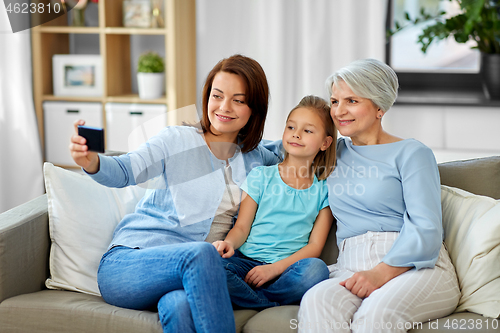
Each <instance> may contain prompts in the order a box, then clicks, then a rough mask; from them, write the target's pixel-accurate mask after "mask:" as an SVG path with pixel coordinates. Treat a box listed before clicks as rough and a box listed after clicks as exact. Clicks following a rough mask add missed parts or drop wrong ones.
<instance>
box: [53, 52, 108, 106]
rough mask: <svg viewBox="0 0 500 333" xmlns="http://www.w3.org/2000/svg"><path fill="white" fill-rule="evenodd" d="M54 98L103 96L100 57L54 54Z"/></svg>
mask: <svg viewBox="0 0 500 333" xmlns="http://www.w3.org/2000/svg"><path fill="white" fill-rule="evenodd" d="M52 74H53V75H52V80H53V88H54V96H95V97H100V96H102V94H103V84H102V58H101V56H100V55H79V54H55V55H54V56H53V57H52Z"/></svg>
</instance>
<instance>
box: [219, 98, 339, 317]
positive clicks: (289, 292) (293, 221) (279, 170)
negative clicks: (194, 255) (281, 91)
mask: <svg viewBox="0 0 500 333" xmlns="http://www.w3.org/2000/svg"><path fill="white" fill-rule="evenodd" d="M334 141H336V130H335V127H334V125H333V122H332V120H331V118H330V116H329V107H328V104H327V102H326V101H324V100H323V99H321V98H318V97H315V96H307V97H304V98H303V99H302V100H301V101H300V103H299V105H297V106H296V107H295V108H294V109H293V110H292V111H291V112H290V114H289V115H288V118H287V121H286V128H285V131H284V133H283V140H282V142H283V148H284V149H285V151H286V153H285V159H284V161H283V163H281V164H279V165H275V166H270V167H257V168H254V169H253V170H252V171H251V172H250V174H249V175H248V177H247V179H246V180H245V183H244V184H243V186H242V187H241V188H242V189H243V191H244V195H243V200H242V202H241V206H240V213H239V215H238V220H237V221H236V223H235V225H234V227H233V229H231V231H230V232H229V233H228V235H227V237H226V239H225V240H224V241H216V242H214V243H213V244H214V246H215V248H216V249H217V251H218V252H219V254H220V255H221V256H222V257H223V258H224V266H225V268H226V274H227V283H228V287H229V295H230V296H231V301H232V302H233V303H234V304H235V305H237V306H241V307H247V308H265V307H271V306H277V305H282V304H293V303H298V302H300V299H301V298H302V295H303V294H304V293H305V292H306V291H307V289H309V288H310V287H312V286H313V285H315V284H316V283H318V282H320V281H322V280H325V279H327V278H328V269H327V267H326V264H325V263H324V262H323V261H321V260H320V259H318V258H316V257H318V256H319V255H320V254H321V251H322V249H323V246H324V245H325V242H326V238H327V235H328V231H329V230H330V226H331V224H332V221H333V217H332V214H331V212H330V209H329V208H328V200H327V192H328V191H327V188H326V178H327V177H328V175H330V173H331V172H332V171H333V168H334V164H335V145H332V142H334ZM236 249H238V250H236ZM233 254H234V256H233Z"/></svg>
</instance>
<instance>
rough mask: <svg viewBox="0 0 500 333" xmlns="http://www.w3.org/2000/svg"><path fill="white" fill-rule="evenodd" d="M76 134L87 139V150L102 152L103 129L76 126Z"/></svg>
mask: <svg viewBox="0 0 500 333" xmlns="http://www.w3.org/2000/svg"><path fill="white" fill-rule="evenodd" d="M78 135H79V136H82V137H84V138H85V140H87V143H86V145H87V147H88V149H89V151H95V152H98V153H104V129H103V128H98V127H90V126H83V125H79V126H78Z"/></svg>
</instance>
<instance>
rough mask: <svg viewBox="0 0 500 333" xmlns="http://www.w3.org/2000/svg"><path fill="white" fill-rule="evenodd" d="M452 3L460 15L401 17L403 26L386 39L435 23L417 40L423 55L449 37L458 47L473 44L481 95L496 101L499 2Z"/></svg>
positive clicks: (471, 0)
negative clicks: (477, 54)
mask: <svg viewBox="0 0 500 333" xmlns="http://www.w3.org/2000/svg"><path fill="white" fill-rule="evenodd" d="M443 1H453V0H443ZM455 1H456V2H457V3H458V4H459V5H460V8H461V13H460V14H458V15H455V16H453V17H446V12H440V13H438V14H437V15H435V16H433V15H430V14H429V13H426V12H425V10H424V8H422V9H421V10H420V16H419V17H415V18H411V17H410V15H409V14H408V13H405V16H406V18H405V21H406V24H403V25H402V24H400V23H399V22H396V23H395V30H391V31H389V32H388V35H389V36H390V35H393V34H395V33H397V32H398V31H400V30H402V29H404V28H405V27H407V26H409V25H415V24H418V23H422V22H425V21H430V20H436V22H435V23H434V24H431V25H429V26H427V27H425V28H424V29H423V30H422V33H421V34H420V36H419V37H418V43H420V44H421V45H422V48H421V50H422V52H423V53H426V51H427V48H428V47H429V45H431V44H432V43H434V42H437V41H440V40H443V39H446V38H448V37H450V36H453V37H454V38H455V41H457V42H458V43H466V42H467V41H469V40H472V41H474V42H475V45H474V46H473V48H476V49H478V50H479V51H480V52H481V69H480V73H481V76H482V79H483V87H484V90H485V94H486V95H487V97H488V98H491V99H500V0H455Z"/></svg>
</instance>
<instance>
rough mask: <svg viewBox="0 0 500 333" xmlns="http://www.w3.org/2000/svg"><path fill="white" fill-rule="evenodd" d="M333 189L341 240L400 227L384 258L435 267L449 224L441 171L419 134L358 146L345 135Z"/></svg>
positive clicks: (332, 205) (332, 203)
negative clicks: (444, 219)
mask: <svg viewBox="0 0 500 333" xmlns="http://www.w3.org/2000/svg"><path fill="white" fill-rule="evenodd" d="M328 189H329V202H330V208H331V210H332V213H333V215H334V216H335V218H336V219H337V242H338V244H340V242H342V240H343V239H345V238H348V237H354V236H358V235H361V234H364V233H366V232H367V231H374V232H380V231H396V232H400V235H399V237H398V239H397V240H396V241H395V243H394V245H393V246H392V248H391V249H390V250H389V252H388V253H387V255H386V256H385V257H384V258H383V260H382V261H383V262H385V263H386V264H388V265H391V266H397V267H411V266H414V267H416V268H417V269H421V268H426V267H429V268H430V267H434V264H435V263H436V261H437V257H438V254H439V250H440V248H441V244H442V240H443V227H442V223H441V187H440V179H439V171H438V167H437V164H436V160H435V158H434V154H433V153H432V151H431V150H430V149H429V148H428V147H426V146H425V145H423V144H422V143H420V142H419V141H417V140H414V139H406V140H402V141H398V142H394V143H389V144H380V145H367V146H355V145H353V144H352V142H351V140H350V139H347V138H340V139H339V140H338V142H337V167H336V168H335V170H334V172H333V173H332V174H331V175H330V177H329V178H328Z"/></svg>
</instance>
